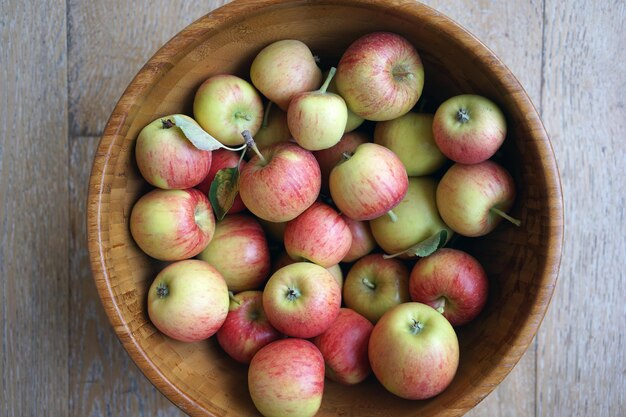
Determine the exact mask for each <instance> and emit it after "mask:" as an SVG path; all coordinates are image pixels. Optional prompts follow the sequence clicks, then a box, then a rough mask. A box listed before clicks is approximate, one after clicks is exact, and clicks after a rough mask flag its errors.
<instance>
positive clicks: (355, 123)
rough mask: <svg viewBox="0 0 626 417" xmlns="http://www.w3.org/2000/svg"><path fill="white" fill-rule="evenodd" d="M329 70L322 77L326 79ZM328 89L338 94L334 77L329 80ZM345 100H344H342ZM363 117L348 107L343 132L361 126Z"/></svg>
mask: <svg viewBox="0 0 626 417" xmlns="http://www.w3.org/2000/svg"><path fill="white" fill-rule="evenodd" d="M329 73H330V71H325V72H324V74H323V78H324V79H326V77H328V74H329ZM328 91H329V92H331V93H335V94H339V91H338V90H337V82H336V80H335V77H333V78H332V79H331V80H330V84H328ZM344 101H345V100H344ZM364 121H365V119H363V118H362V117H360V116H357V115H356V114H355V113H354V112H353V111H351V110H350V109H348V121H347V122H346V128H345V129H344V133H348V132H352V131H353V130H354V129H356V128H357V127H359V126H361V125H362V124H363V122H364Z"/></svg>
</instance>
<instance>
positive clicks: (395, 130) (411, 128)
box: [374, 112, 447, 177]
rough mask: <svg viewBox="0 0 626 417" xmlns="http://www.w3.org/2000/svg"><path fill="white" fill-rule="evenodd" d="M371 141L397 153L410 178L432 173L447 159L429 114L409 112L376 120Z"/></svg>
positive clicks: (431, 116)
mask: <svg viewBox="0 0 626 417" xmlns="http://www.w3.org/2000/svg"><path fill="white" fill-rule="evenodd" d="M374 142H375V143H378V144H379V145H383V146H384V147H386V148H389V149H391V150H392V151H393V152H394V153H395V154H396V155H398V158H400V160H401V161H402V163H403V164H404V167H405V168H406V173H407V174H408V175H409V177H417V176H421V175H429V174H432V173H434V172H435V171H437V170H438V169H439V168H441V167H442V166H443V164H445V162H446V160H447V158H446V156H445V155H444V154H443V153H441V151H440V150H439V148H438V147H437V144H436V143H435V139H434V137H433V115H432V114H425V113H412V112H410V113H407V114H405V115H404V116H400V117H398V118H397V119H393V120H389V121H384V122H378V123H376V128H375V129H374Z"/></svg>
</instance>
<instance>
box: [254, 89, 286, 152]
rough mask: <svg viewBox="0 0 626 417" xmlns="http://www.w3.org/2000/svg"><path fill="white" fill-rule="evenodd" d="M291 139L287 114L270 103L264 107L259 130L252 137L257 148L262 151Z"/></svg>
mask: <svg viewBox="0 0 626 417" xmlns="http://www.w3.org/2000/svg"><path fill="white" fill-rule="evenodd" d="M291 139H292V138H291V132H290V131H289V126H288V125H287V113H286V112H284V111H282V110H281V109H280V108H279V107H277V106H274V105H273V103H272V102H271V101H270V102H269V103H268V105H267V106H266V107H265V114H264V115H263V123H262V124H261V128H260V129H259V131H258V132H257V133H256V135H254V142H255V143H256V146H257V148H258V149H259V150H261V151H262V150H263V149H265V148H267V147H269V146H271V145H273V144H275V143H279V142H288V141H290V140H291ZM248 154H250V155H252V152H250V151H248Z"/></svg>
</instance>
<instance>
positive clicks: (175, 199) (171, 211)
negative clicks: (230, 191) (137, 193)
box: [130, 188, 215, 261]
mask: <svg viewBox="0 0 626 417" xmlns="http://www.w3.org/2000/svg"><path fill="white" fill-rule="evenodd" d="M214 232H215V217H214V216H213V209H212V208H211V204H210V203H209V200H208V198H207V197H206V196H205V195H204V194H202V192H200V191H198V190H196V189H194V188H189V189H187V190H153V191H150V192H149V193H147V194H144V195H143V196H141V197H140V198H139V200H137V202H136V203H135V205H134V206H133V209H132V212H131V214H130V233H131V234H132V236H133V239H135V242H136V243H137V246H139V248H141V250H143V251H144V252H145V253H146V254H148V255H149V256H151V257H153V258H156V259H160V260H162V261H179V260H182V259H188V258H193V257H194V256H196V255H197V254H199V253H200V252H202V250H203V249H204V248H206V247H207V245H208V244H209V242H210V241H211V238H212V237H213V233H214Z"/></svg>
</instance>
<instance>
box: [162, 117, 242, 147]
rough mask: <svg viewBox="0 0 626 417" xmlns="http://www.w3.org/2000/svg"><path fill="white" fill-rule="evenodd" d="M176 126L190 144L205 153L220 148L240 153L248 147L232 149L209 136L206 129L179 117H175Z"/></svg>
mask: <svg viewBox="0 0 626 417" xmlns="http://www.w3.org/2000/svg"><path fill="white" fill-rule="evenodd" d="M173 119H174V124H175V125H176V126H178V127H179V128H180V130H182V131H183V134H184V135H185V137H186V138H187V139H189V142H191V143H192V144H193V146H195V147H196V148H198V149H200V150H203V151H215V150H218V149H220V148H224V149H228V150H231V151H240V150H242V149H243V148H245V147H246V145H245V144H244V145H243V146H241V147H239V148H230V147H228V146H226V145H224V144H223V143H221V142H220V141H219V140H217V139H215V138H214V137H213V136H211V135H209V134H208V133H207V132H206V131H205V130H204V129H202V128H201V127H200V125H198V124H197V123H196V122H193V121H190V120H188V119H185V118H184V117H181V116H179V115H175V116H173Z"/></svg>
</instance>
